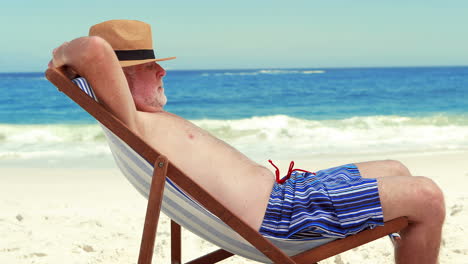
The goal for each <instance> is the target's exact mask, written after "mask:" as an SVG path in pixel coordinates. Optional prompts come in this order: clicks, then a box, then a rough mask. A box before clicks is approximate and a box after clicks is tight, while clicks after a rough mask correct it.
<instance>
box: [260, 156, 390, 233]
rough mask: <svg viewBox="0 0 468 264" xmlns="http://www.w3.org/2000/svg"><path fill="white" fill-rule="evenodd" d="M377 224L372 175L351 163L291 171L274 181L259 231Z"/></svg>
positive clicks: (339, 229) (345, 229)
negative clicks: (363, 174)
mask: <svg viewBox="0 0 468 264" xmlns="http://www.w3.org/2000/svg"><path fill="white" fill-rule="evenodd" d="M381 225H383V213H382V206H381V204H380V198H379V191H378V188H377V180H376V179H366V178H362V177H361V174H360V173H359V169H358V168H357V167H356V165H354V164H348V165H343V166H339V167H334V168H330V169H326V170H321V171H317V172H316V175H314V174H313V173H310V172H299V171H294V172H293V173H292V174H291V177H290V178H289V179H288V180H287V181H286V182H284V183H283V184H279V183H276V182H275V185H274V186H273V190H272V192H271V195H270V199H269V201H268V206H267V209H266V212H265V217H264V219H263V222H262V225H261V227H260V230H259V231H260V233H261V234H262V235H263V236H266V237H276V238H289V239H302V238H308V239H313V238H317V239H319V238H323V237H333V238H343V237H346V236H348V235H353V234H356V233H358V232H360V231H362V230H364V229H369V228H370V229H372V228H374V227H376V226H381Z"/></svg>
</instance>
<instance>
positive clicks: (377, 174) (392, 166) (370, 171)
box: [355, 160, 411, 178]
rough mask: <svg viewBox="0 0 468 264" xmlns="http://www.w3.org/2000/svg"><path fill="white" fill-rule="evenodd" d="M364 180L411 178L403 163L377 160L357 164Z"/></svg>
mask: <svg viewBox="0 0 468 264" xmlns="http://www.w3.org/2000/svg"><path fill="white" fill-rule="evenodd" d="M355 165H356V167H358V169H359V172H360V173H361V176H362V177H363V178H381V177H388V176H411V173H410V172H409V170H408V169H407V168H406V166H405V165H403V164H402V163H401V162H399V161H396V160H376V161H367V162H359V163H355Z"/></svg>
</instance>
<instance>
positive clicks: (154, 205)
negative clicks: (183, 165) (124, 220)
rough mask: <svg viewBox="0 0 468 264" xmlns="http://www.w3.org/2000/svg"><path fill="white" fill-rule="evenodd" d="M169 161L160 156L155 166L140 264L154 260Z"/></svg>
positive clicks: (146, 263)
mask: <svg viewBox="0 0 468 264" xmlns="http://www.w3.org/2000/svg"><path fill="white" fill-rule="evenodd" d="M167 166H168V160H167V158H166V157H164V156H159V157H158V158H157V159H156V162H155V164H154V172H153V178H152V180H151V188H150V193H149V197H148V206H147V208H146V217H145V225H144V227H143V236H142V238H141V246H140V255H139V256H138V264H151V261H152V258H153V250H154V242H155V240H156V231H157V228H158V220H159V213H160V211H161V203H162V198H163V194H164V185H165V183H166V174H167Z"/></svg>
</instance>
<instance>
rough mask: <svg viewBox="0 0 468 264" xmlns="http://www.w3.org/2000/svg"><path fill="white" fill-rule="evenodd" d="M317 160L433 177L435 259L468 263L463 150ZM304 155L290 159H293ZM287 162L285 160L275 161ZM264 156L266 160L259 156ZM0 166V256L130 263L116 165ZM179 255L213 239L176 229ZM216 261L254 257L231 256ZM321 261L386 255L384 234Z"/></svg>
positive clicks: (131, 239) (129, 234) (133, 231)
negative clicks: (437, 201) (437, 212)
mask: <svg viewBox="0 0 468 264" xmlns="http://www.w3.org/2000/svg"><path fill="white" fill-rule="evenodd" d="M312 158H313V162H312V163H313V164H316V165H317V168H318V169H319V168H325V167H329V166H334V165H339V164H343V163H348V162H353V161H366V160H375V159H397V160H400V161H402V162H403V163H405V164H406V165H407V166H408V167H409V168H410V170H411V172H412V173H413V174H414V175H424V176H428V177H430V178H432V179H433V180H434V181H435V182H437V183H438V184H439V185H440V186H441V188H442V189H443V191H444V193H445V198H446V208H447V218H446V223H445V226H444V233H443V242H442V249H441V253H440V263H450V264H452V263H468V213H467V210H468V194H467V192H466V188H467V185H468V162H467V161H468V151H459V152H445V153H390V154H376V155H371V154H367V155H360V156H353V157H352V158H350V157H345V156H343V157H337V156H327V157H312ZM305 160H309V161H308V162H309V164H310V163H311V161H310V157H309V158H305V157H304V158H298V159H296V160H295V161H296V164H297V167H300V164H301V162H305ZM277 163H278V164H280V165H281V166H282V167H281V168H284V169H286V167H287V165H288V163H289V161H279V162H277ZM265 164H266V163H265ZM6 167H8V166H0V208H1V210H0V234H1V236H0V237H1V238H0V263H1V264H10V263H17V264H23V263H38V264H39V263H48V264H55V263H136V260H137V258H138V251H139V245H140V238H141V232H142V227H143V221H144V214H145V210H146V209H145V208H146V199H144V198H143V197H142V196H141V195H140V194H139V193H137V192H136V190H135V189H134V188H133V187H132V186H131V185H130V184H129V183H128V182H127V180H126V179H125V178H124V177H123V176H122V175H121V174H120V172H119V171H118V170H117V169H115V168H78V169H77V168H74V169H67V168H50V167H49V168H47V167H46V168H19V166H17V167H10V168H6ZM182 236H183V256H182V257H183V260H184V261H188V260H189V259H192V258H195V257H197V256H199V255H200V254H201V253H204V252H210V251H212V250H215V249H216V247H215V246H213V245H211V244H210V243H208V242H205V241H203V240H201V239H199V238H197V237H196V236H194V235H192V234H191V233H190V232H188V231H183V233H182ZM169 242H170V240H169V219H168V218H167V217H166V216H164V215H162V216H161V219H160V223H159V230H158V237H157V241H156V246H155V254H154V258H153V262H154V263H170V261H169ZM221 263H257V262H254V261H249V260H246V259H243V258H241V257H234V258H230V259H228V260H225V261H223V262H221ZM321 263H334V264H339V263H361V264H364V263H393V252H392V246H391V243H390V241H389V240H388V238H383V239H379V240H377V241H375V242H372V243H369V244H367V245H365V246H362V247H359V248H356V249H353V250H350V251H348V252H345V253H343V254H340V255H338V256H335V257H332V258H329V259H327V260H324V261H323V262H321Z"/></svg>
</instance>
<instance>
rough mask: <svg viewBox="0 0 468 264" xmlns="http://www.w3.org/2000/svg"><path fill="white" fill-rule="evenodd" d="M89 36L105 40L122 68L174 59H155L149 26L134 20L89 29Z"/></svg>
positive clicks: (108, 22)
mask: <svg viewBox="0 0 468 264" xmlns="http://www.w3.org/2000/svg"><path fill="white" fill-rule="evenodd" d="M89 35H90V36H99V37H101V38H103V39H105V40H106V41H107V42H109V44H110V45H111V46H112V48H113V49H114V51H115V54H116V55H117V58H119V62H120V65H121V66H122V67H127V66H133V65H138V64H142V63H146V62H152V61H165V60H172V59H175V57H169V58H162V59H157V58H156V56H155V55H154V50H153V41H152V36H151V26H150V25H149V24H147V23H144V22H141V21H136V20H109V21H105V22H102V23H100V24H97V25H94V26H92V27H91V28H90V29H89Z"/></svg>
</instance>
